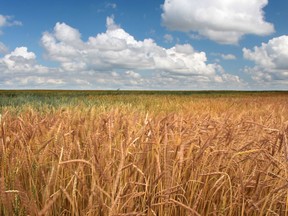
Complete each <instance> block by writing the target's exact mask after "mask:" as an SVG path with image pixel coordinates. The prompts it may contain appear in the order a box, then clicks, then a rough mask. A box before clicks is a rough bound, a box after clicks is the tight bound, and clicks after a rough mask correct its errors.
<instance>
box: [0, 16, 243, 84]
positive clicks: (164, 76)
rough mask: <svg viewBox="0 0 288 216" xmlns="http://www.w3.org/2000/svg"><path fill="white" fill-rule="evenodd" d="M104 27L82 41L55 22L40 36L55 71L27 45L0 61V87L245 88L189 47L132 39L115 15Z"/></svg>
mask: <svg viewBox="0 0 288 216" xmlns="http://www.w3.org/2000/svg"><path fill="white" fill-rule="evenodd" d="M106 27H107V30H106V32H103V33H99V34H97V35H95V36H91V37H89V38H88V39H87V40H86V41H84V40H83V39H82V38H81V33H80V31H79V30H78V29H75V28H73V27H71V26H69V25H68V24H66V23H60V22H58V23H56V24H55V26H54V29H53V31H51V32H48V31H47V32H44V33H43V35H42V38H41V45H42V47H43V48H44V54H45V57H46V59H48V60H51V61H53V62H55V63H57V67H56V68H51V67H45V66H43V65H41V64H39V63H38V62H37V56H36V54H35V53H33V52H31V51H29V50H28V48H27V47H17V48H16V49H15V50H13V51H12V52H10V53H8V52H7V53H4V56H3V57H2V58H0V70H1V71H2V72H3V73H2V74H1V75H0V76H1V79H0V80H1V81H0V87H2V88H16V87H17V88H27V86H31V87H33V88H79V89H111V88H112V89H113V88H114V89H117V88H120V89H215V88H217V86H218V87H219V88H221V87H222V88H223V84H224V85H225V89H227V88H228V86H231V87H232V88H233V87H237V86H241V85H242V84H243V82H242V80H240V78H239V77H238V76H234V75H231V74H227V73H226V72H225V71H224V69H223V68H222V67H221V66H220V65H219V64H216V63H209V62H208V59H207V56H206V53H205V52H201V51H197V50H195V49H194V48H193V47H192V46H191V45H190V44H176V45H175V46H172V47H171V48H164V47H161V46H159V45H157V44H156V42H155V41H154V40H152V39H150V38H148V39H144V40H136V39H135V38H134V37H133V36H132V35H130V34H129V33H127V32H126V31H125V30H124V29H122V28H121V27H120V26H119V25H117V24H116V23H115V21H114V18H113V17H107V20H106Z"/></svg>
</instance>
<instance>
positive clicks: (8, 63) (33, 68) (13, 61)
mask: <svg viewBox="0 0 288 216" xmlns="http://www.w3.org/2000/svg"><path fill="white" fill-rule="evenodd" d="M0 68H2V71H3V72H5V73H10V72H20V73H25V72H37V73H41V72H42V73H45V72H47V71H48V68H46V67H44V66H42V65H38V64H37V63H36V55H35V54H34V53H33V52H29V51H28V49H27V47H17V48H16V49H15V50H14V51H12V52H11V53H9V54H6V55H5V56H4V57H3V58H0Z"/></svg>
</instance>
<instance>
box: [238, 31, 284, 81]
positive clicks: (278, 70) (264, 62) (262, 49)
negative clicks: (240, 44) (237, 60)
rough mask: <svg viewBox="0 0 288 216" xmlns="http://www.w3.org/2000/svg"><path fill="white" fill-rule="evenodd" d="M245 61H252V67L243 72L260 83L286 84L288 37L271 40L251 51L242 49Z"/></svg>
mask: <svg viewBox="0 0 288 216" xmlns="http://www.w3.org/2000/svg"><path fill="white" fill-rule="evenodd" d="M243 56H244V58H245V59H248V60H250V61H253V62H254V63H255V66H254V67H246V69H245V71H246V72H247V73H250V74H251V75H252V78H253V79H254V80H256V81H258V82H260V83H263V82H266V83H271V84H273V83H283V84H288V36H287V35H283V36H280V37H276V38H273V39H271V40H269V41H268V43H262V44H261V46H259V47H257V46H255V47H254V48H253V49H252V50H250V49H247V48H244V49H243Z"/></svg>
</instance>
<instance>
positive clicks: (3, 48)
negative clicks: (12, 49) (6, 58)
mask: <svg viewBox="0 0 288 216" xmlns="http://www.w3.org/2000/svg"><path fill="white" fill-rule="evenodd" d="M7 52H8V48H7V47H6V46H5V44H3V43H2V42H1V41H0V54H5V53H7Z"/></svg>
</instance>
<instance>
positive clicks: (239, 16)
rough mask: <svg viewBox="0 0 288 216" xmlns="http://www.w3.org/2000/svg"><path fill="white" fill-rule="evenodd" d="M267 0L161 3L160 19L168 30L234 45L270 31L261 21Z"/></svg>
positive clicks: (210, 0) (211, 0) (269, 26)
mask: <svg viewBox="0 0 288 216" xmlns="http://www.w3.org/2000/svg"><path fill="white" fill-rule="evenodd" d="M267 4H268V0H242V1H238V0H202V1H198V0H165V2H164V5H163V13H162V20H163V23H164V25H165V26H166V27H168V28H169V29H171V30H178V31H184V32H197V33H198V34H200V35H202V36H205V37H207V38H209V39H211V40H214V41H216V42H218V43H223V44H237V43H238V41H239V40H240V39H241V37H242V36H243V35H245V34H255V35H261V36H262V35H268V34H271V33H272V32H273V31H274V27H273V25H272V24H271V23H268V22H266V21H265V20H264V12H263V8H264V7H265V6H266V5H267Z"/></svg>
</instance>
